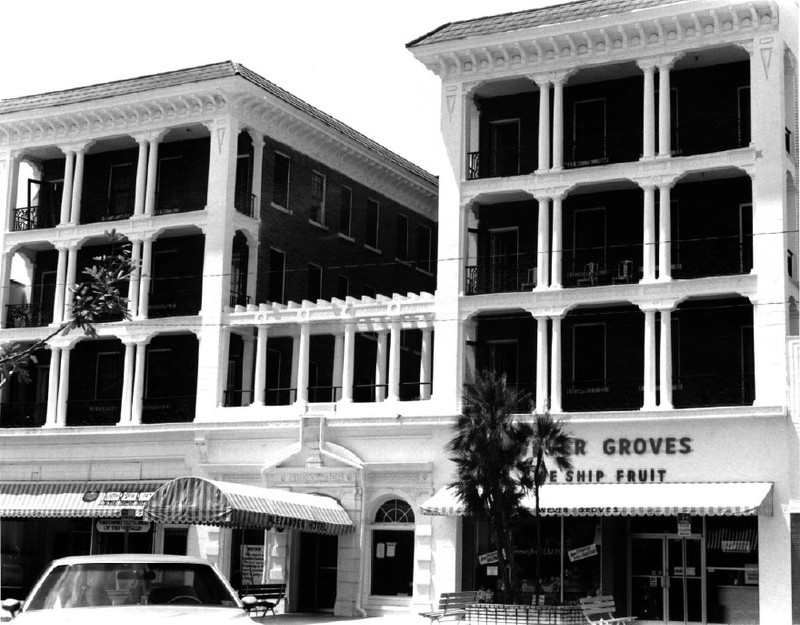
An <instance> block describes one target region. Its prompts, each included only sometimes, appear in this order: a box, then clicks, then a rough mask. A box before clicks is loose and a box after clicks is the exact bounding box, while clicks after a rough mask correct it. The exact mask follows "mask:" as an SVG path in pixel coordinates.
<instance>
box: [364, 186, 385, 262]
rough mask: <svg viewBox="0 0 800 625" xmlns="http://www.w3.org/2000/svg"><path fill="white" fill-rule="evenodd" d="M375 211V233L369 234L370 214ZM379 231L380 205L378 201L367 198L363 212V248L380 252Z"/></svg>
mask: <svg viewBox="0 0 800 625" xmlns="http://www.w3.org/2000/svg"><path fill="white" fill-rule="evenodd" d="M373 207H374V211H375V232H374V234H373V233H371V232H370V222H371V220H372V217H371V213H372V209H373ZM380 231H381V204H380V202H378V200H373V199H372V198H367V209H366V210H365V211H364V247H366V248H367V249H370V250H372V251H374V252H380V251H381V248H380V241H381V239H380Z"/></svg>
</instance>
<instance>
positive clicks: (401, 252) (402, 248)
mask: <svg viewBox="0 0 800 625" xmlns="http://www.w3.org/2000/svg"><path fill="white" fill-rule="evenodd" d="M395 222H396V224H395V251H394V257H395V260H399V261H401V262H403V263H407V262H409V260H410V252H411V245H410V242H411V241H410V230H411V220H410V219H409V218H408V215H405V214H403V213H397V216H396V219H395ZM403 223H405V225H404V226H401V224H403ZM403 231H405V237H404V239H405V240H404V241H402V240H401V235H402V233H403Z"/></svg>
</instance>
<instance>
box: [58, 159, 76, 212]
mask: <svg viewBox="0 0 800 625" xmlns="http://www.w3.org/2000/svg"><path fill="white" fill-rule="evenodd" d="M74 177H75V152H73V151H72V150H68V151H66V150H65V152H64V188H63V189H62V191H61V219H60V222H59V223H60V225H62V226H63V225H65V224H68V223H69V218H70V211H71V209H72V181H73V179H74Z"/></svg>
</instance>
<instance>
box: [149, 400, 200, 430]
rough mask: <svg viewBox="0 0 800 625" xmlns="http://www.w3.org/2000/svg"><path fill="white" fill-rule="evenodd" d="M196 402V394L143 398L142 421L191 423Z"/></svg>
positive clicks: (150, 422)
mask: <svg viewBox="0 0 800 625" xmlns="http://www.w3.org/2000/svg"><path fill="white" fill-rule="evenodd" d="M196 403H197V397H196V396H195V395H182V396H177V397H145V398H144V399H143V400H142V423H144V424H146V425H150V424H155V423H191V422H192V421H194V413H195V405H196Z"/></svg>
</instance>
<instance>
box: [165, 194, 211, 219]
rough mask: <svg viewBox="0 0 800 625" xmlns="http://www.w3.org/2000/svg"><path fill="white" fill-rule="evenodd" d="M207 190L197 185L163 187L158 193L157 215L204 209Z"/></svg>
mask: <svg viewBox="0 0 800 625" xmlns="http://www.w3.org/2000/svg"><path fill="white" fill-rule="evenodd" d="M206 197H207V190H206V189H205V188H202V187H201V188H197V187H176V188H174V189H162V190H160V191H158V192H157V193H156V206H155V213H156V215H169V214H171V213H188V212H189V211H197V210H203V209H204V208H205V206H206V201H207V200H206Z"/></svg>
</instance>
